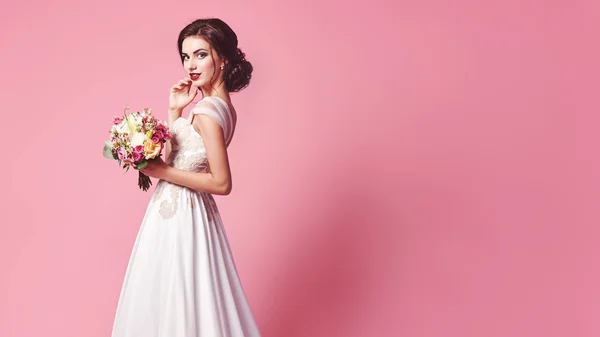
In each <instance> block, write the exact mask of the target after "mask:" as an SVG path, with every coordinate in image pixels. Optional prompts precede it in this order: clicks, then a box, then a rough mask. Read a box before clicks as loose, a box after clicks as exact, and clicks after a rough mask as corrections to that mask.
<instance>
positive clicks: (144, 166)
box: [135, 159, 148, 170]
mask: <svg viewBox="0 0 600 337" xmlns="http://www.w3.org/2000/svg"><path fill="white" fill-rule="evenodd" d="M146 166H148V161H146V159H143V160H142V161H141V162H140V163H139V164H137V165H136V167H135V168H136V169H138V170H143V169H145V168H146Z"/></svg>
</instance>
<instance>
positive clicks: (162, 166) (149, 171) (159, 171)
mask: <svg viewBox="0 0 600 337" xmlns="http://www.w3.org/2000/svg"><path fill="white" fill-rule="evenodd" d="M168 168H169V166H168V165H167V163H165V162H164V161H163V160H162V158H160V157H159V158H154V159H150V160H148V165H146V167H145V168H144V169H143V170H140V172H142V173H143V174H145V175H147V176H148V177H153V178H156V179H162V178H163V177H164V176H165V172H167V169H168Z"/></svg>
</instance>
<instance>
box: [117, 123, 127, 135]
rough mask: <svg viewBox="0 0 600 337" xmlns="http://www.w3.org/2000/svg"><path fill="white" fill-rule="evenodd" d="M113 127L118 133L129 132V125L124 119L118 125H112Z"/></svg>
mask: <svg viewBox="0 0 600 337" xmlns="http://www.w3.org/2000/svg"><path fill="white" fill-rule="evenodd" d="M113 129H114V130H116V131H117V133H118V134H120V135H122V134H129V126H128V125H127V121H126V120H123V121H122V122H121V123H120V124H119V125H114V126H113Z"/></svg>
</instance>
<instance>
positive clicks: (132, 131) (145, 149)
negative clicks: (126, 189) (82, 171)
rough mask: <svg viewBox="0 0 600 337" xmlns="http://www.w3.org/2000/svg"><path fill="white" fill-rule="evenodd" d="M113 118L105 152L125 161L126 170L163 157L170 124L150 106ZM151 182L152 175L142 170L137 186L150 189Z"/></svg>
mask: <svg viewBox="0 0 600 337" xmlns="http://www.w3.org/2000/svg"><path fill="white" fill-rule="evenodd" d="M128 109H129V107H126V108H125V111H124V113H123V116H116V117H114V118H113V123H112V128H111V129H110V131H109V133H110V139H109V140H107V141H106V142H105V144H104V156H105V157H106V158H108V159H114V160H117V161H118V162H119V167H121V164H123V168H124V169H126V170H125V172H127V171H129V168H133V169H136V170H143V169H144V168H145V167H146V166H147V165H148V161H149V160H152V159H155V158H158V157H160V156H161V155H162V154H161V151H162V149H163V148H164V144H165V142H166V141H167V140H170V139H171V137H172V136H171V134H170V133H169V127H168V124H167V123H166V122H164V121H160V120H158V119H157V118H156V117H154V116H152V110H151V109H144V110H142V111H141V112H140V111H135V112H132V113H130V114H127V110H128ZM151 185H152V181H150V177H148V176H147V175H145V174H143V173H142V172H141V171H140V172H139V178H138V186H139V187H140V188H141V189H142V190H144V191H147V190H148V189H149V188H150V186H151Z"/></svg>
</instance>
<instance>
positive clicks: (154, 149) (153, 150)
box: [144, 139, 161, 159]
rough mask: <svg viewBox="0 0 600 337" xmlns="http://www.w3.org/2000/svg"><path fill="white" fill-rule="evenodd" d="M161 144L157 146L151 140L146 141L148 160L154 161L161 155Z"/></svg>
mask: <svg viewBox="0 0 600 337" xmlns="http://www.w3.org/2000/svg"><path fill="white" fill-rule="evenodd" d="M160 148H161V146H160V143H157V144H155V143H154V142H153V141H151V140H150V139H146V140H145V141H144V156H146V159H154V158H156V157H158V155H159V154H160Z"/></svg>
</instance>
